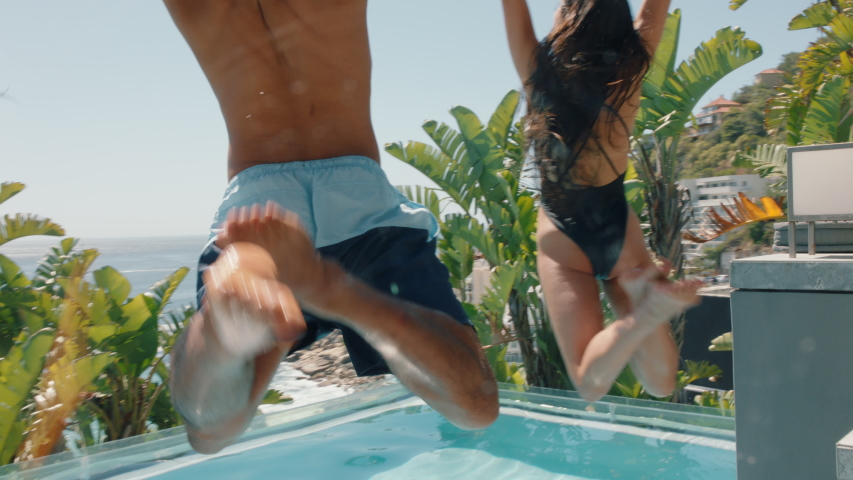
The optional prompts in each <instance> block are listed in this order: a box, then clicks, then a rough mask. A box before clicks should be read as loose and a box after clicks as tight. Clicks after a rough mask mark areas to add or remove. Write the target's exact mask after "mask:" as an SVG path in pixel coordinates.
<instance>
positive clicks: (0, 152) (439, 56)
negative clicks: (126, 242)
mask: <svg viewBox="0 0 853 480" xmlns="http://www.w3.org/2000/svg"><path fill="white" fill-rule="evenodd" d="M640 2H641V0H630V3H631V6H632V9H634V11H636V9H637V8H638V7H639V5H640ZM528 3H529V4H530V8H531V14H532V16H533V21H534V24H535V27H536V31H537V33H538V34H539V36H540V37H541V36H544V34H545V33H546V32H547V30H548V28H549V27H550V25H551V23H552V21H553V13H554V9H555V8H556V6H557V5H558V3H559V2H558V0H528ZM810 3H811V2H810V1H808V0H750V1H749V2H748V3H747V4H746V5H745V6H744V7H742V8H741V9H740V10H738V11H731V10H729V9H728V0H673V1H672V6H671V8H672V9H675V8H679V9H681V10H682V14H683V24H682V30H681V38H680V42H679V59H680V60H681V59H684V58H686V57H687V56H688V55H689V54H690V53H691V52H692V51H693V49H694V48H695V47H696V46H698V45H699V43H700V42H702V41H704V40H707V39H709V38H711V37H712V36H713V34H714V32H715V31H716V30H718V29H720V28H723V27H726V26H740V27H741V28H742V29H743V30H744V31H745V32H746V33H747V36H748V37H749V38H751V39H753V40H756V41H758V42H759V43H761V44H762V46H763V47H764V55H763V56H762V57H761V58H759V59H757V60H756V61H754V62H752V63H751V64H748V65H746V66H744V67H742V68H741V69H740V70H738V71H735V72H734V73H732V74H731V75H729V76H728V77H726V78H725V79H724V80H723V81H721V82H719V83H718V84H717V85H716V86H715V87H714V88H712V89H711V91H710V92H709V93H708V95H706V97H705V98H703V99H702V101H700V102H699V106H700V107H701V106H702V105H704V104H706V103H708V102H710V101H711V100H713V99H714V98H716V97H718V96H720V95H725V96H727V97H730V96H731V95H732V93H733V92H735V91H736V90H738V89H739V88H740V87H741V86H743V85H746V84H749V83H752V82H753V78H754V75H755V74H756V73H758V72H760V71H761V70H764V69H767V68H772V67H775V66H776V65H777V64H778V63H779V61H780V58H781V56H782V55H783V54H785V53H788V52H791V51H802V50H803V49H805V48H806V47H807V46H808V43H809V42H810V41H814V40H815V39H816V33H815V32H814V31H800V32H789V31H787V23H788V21H789V20H790V19H791V18H792V17H793V16H794V15H796V14H797V13H799V12H800V11H801V10H802V9H804V8H805V7H806V6H808V4H810ZM2 5H3V9H2V10H3V15H2V16H0V91H3V90H6V94H5V95H4V96H3V97H2V98H0V182H6V181H17V182H22V183H25V184H26V185H27V188H26V190H24V191H23V192H22V193H20V194H18V195H17V196H16V197H14V198H12V199H11V200H9V201H7V202H5V203H4V204H2V205H0V214H9V213H17V212H26V213H37V214H39V215H41V216H46V217H50V218H51V219H53V220H54V221H56V222H58V223H59V224H61V225H62V226H63V227H65V230H66V233H67V234H68V235H71V236H75V237H78V238H84V239H86V238H103V237H139V236H167V235H204V234H206V233H207V230H208V228H209V227H210V221H211V218H212V216H213V213H214V211H215V210H216V208H217V207H218V205H219V202H220V199H221V196H222V193H223V191H224V189H225V187H226V185H227V178H226V170H225V161H226V150H227V140H226V136H225V126H224V122H223V121H222V117H221V115H220V112H219V107H218V104H217V102H216V99H215V97H214V96H213V93H212V91H211V90H210V87H209V86H208V84H207V81H206V79H205V78H204V76H203V74H202V72H201V70H200V68H199V67H198V64H197V63H196V61H195V58H194V57H193V56H192V53H191V52H190V50H189V48H188V47H187V45H186V43H185V42H184V40H183V38H182V37H181V36H180V34H179V33H178V31H177V30H176V28H175V27H174V25H173V24H172V21H171V19H170V17H169V15H168V14H167V12H166V10H165V8H164V7H163V5H162V3H161V2H159V1H157V0H121V1H116V0H77V1H74V2H69V1H68V0H40V1H38V2H33V1H21V0H18V1H3V2H2ZM368 22H369V29H370V40H371V49H372V56H373V97H372V105H371V107H372V115H373V122H374V128H375V131H376V136H377V141H378V142H379V144H380V145H384V144H386V143H392V142H396V141H406V140H420V141H425V142H428V137H427V136H426V134H425V133H423V131H422V130H421V125H422V124H423V122H424V121H426V120H429V119H435V120H438V121H444V122H448V123H451V122H452V117H451V116H450V115H449V113H448V111H449V110H450V108H451V107H453V106H454V105H464V106H466V107H468V108H470V109H472V110H473V111H474V112H476V113H477V114H478V115H479V116H480V117H481V118H483V119H484V120H485V119H488V117H489V115H491V113H492V111H493V110H494V108H495V106H497V104H498V102H499V101H500V100H501V98H503V96H504V95H505V94H506V93H507V92H508V91H510V90H511V89H518V88H519V87H520V81H519V80H518V77H517V75H516V73H515V70H514V68H513V66H512V62H511V59H510V55H509V49H508V46H507V42H506V37H505V33H504V29H503V16H502V11H501V8H500V2H497V1H496V0H430V1H428V2H423V1H420V2H418V1H413V0H370V3H369V10H368ZM382 165H383V168H384V169H385V171H386V173H387V175H388V177H389V179H390V181H391V183H392V184H394V185H407V184H422V185H429V180H427V179H426V177H424V176H422V175H421V174H420V173H419V172H417V171H415V170H414V169H413V168H411V167H409V166H408V165H405V164H403V163H402V162H400V161H399V160H397V159H395V158H393V157H391V156H390V155H387V154H385V153H384V152H383V157H382Z"/></svg>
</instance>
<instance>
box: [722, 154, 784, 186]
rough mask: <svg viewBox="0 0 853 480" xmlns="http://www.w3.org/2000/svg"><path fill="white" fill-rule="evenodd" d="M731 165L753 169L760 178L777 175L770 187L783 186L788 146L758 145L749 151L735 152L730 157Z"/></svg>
mask: <svg viewBox="0 0 853 480" xmlns="http://www.w3.org/2000/svg"><path fill="white" fill-rule="evenodd" d="M732 166H733V167H737V168H752V169H755V173H757V174H758V175H759V176H760V177H761V178H767V177H779V178H780V180H779V181H778V182H776V183H774V184H773V185H771V187H772V188H780V189H781V188H784V187H785V185H786V184H787V183H788V146H787V145H770V144H767V145H759V146H758V147H756V148H755V149H754V150H753V151H751V152H747V153H744V152H737V153H735V156H734V157H733V158H732Z"/></svg>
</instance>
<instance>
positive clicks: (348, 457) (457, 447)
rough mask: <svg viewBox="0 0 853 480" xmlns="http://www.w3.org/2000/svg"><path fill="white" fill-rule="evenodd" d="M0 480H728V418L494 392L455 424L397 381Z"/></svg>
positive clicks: (546, 393)
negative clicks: (196, 448)
mask: <svg viewBox="0 0 853 480" xmlns="http://www.w3.org/2000/svg"><path fill="white" fill-rule="evenodd" d="M33 467H35V465H33V464H32V463H29V464H20V465H12V466H7V467H3V468H0V479H3V480H7V479H9V480H11V479H21V480H24V479H39V480H66V479H77V478H82V479H91V480H96V479H108V478H109V479H116V480H125V479H143V478H156V479H162V480H171V479H181V480H193V479H205V480H208V479H219V478H222V479H261V478H297V479H303V478H309V479H314V478H316V479H326V478H328V479H335V480H344V479H346V480H349V479H354V480H357V479H365V480H366V479H373V480H390V479H395V480H396V479H426V478H435V479H445V478H488V479H537V480H540V479H548V480H550V479H554V480H556V479H561V480H562V479H565V480H569V479H571V480H577V479H611V478H622V479H632V480H636V479H695V480H706V479H708V480H710V479H714V480H725V479H735V478H736V461H735V443H734V419H733V418H731V417H727V416H723V415H721V413H720V411H718V410H716V409H709V408H701V407H692V406H685V405H674V404H661V403H658V402H647V401H640V400H628V399H622V398H613V397H608V398H606V399H605V401H601V402H596V403H594V404H588V403H586V402H584V401H582V400H580V399H578V398H577V396H576V395H575V394H574V392H560V391H552V390H543V389H533V388H529V389H525V390H522V391H518V390H513V389H511V388H510V387H502V390H501V416H500V418H499V419H498V421H497V422H496V423H495V424H494V425H493V426H491V427H490V428H488V429H486V430H482V431H473V432H471V431H464V430H459V429H457V428H455V427H453V426H452V425H451V424H449V423H448V422H447V421H446V420H444V419H443V418H442V417H441V416H439V415H438V414H437V413H435V412H434V411H433V410H432V409H431V408H429V407H428V406H426V405H425V404H424V403H423V402H422V401H421V400H420V399H418V398H416V397H413V396H412V395H411V394H410V393H408V391H406V390H405V389H404V388H403V387H401V386H399V385H391V386H385V387H381V388H376V389H373V390H368V391H365V392H361V393H358V394H353V395H349V396H347V397H343V398H339V399H335V400H330V401H326V402H321V403H318V404H314V405H308V406H305V407H300V408H295V409H293V410H289V411H285V412H281V413H274V414H270V415H265V416H261V417H258V418H257V419H256V420H255V421H254V422H253V424H252V426H251V427H250V429H249V431H248V432H247V433H246V435H245V436H244V437H243V438H242V439H241V441H240V442H239V443H238V444H236V445H233V446H231V447H229V448H227V449H225V450H223V451H222V452H220V453H219V454H217V455H211V456H204V455H198V454H195V453H194V452H192V450H191V449H190V448H189V445H188V444H187V443H186V441H185V436H184V432H183V429H182V428H175V429H170V430H166V431H163V432H157V433H154V434H149V435H144V436H141V437H136V438H131V439H127V440H122V441H118V442H112V443H108V444H104V445H101V446H98V447H95V448H90V449H87V451H86V452H83V451H78V452H66V453H63V454H60V455H55V456H52V457H49V459H48V460H47V462H45V464H43V465H42V466H40V467H38V468H33Z"/></svg>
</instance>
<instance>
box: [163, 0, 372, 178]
mask: <svg viewBox="0 0 853 480" xmlns="http://www.w3.org/2000/svg"><path fill="white" fill-rule="evenodd" d="M165 4H166V7H167V8H168V10H169V13H170V14H171V15H172V18H173V19H174V21H175V24H176V25H177V26H178V28H179V29H180V31H181V33H182V34H183V35H184V37H185V38H186V40H187V43H189V45H190V48H192V51H193V53H194V54H195V56H196V58H197V59H198V61H199V63H200V64H201V68H202V70H203V71H204V73H205V75H206V76H207V79H208V81H209V82H210V84H211V86H212V87H213V91H214V93H215V94H216V97H217V99H218V100H219V105H220V108H221V109H222V113H223V116H224V117H225V124H226V127H227V129H228V136H229V141H230V144H231V151H230V154H229V159H228V176H229V178H230V177H233V176H234V175H236V174H237V173H239V172H240V171H242V170H245V169H246V168H249V167H252V166H254V165H259V164H266V163H284V162H293V161H304V160H317V159H326V158H333V157H339V156H345V155H360V156H364V157H368V158H372V159H374V160H376V161H377V162H378V161H379V149H378V146H377V144H376V138H375V135H374V133H373V127H372V125H371V122H370V69H371V62H370V50H369V44H368V35H367V0H323V1H317V0H257V1H248V0H238V1H210V0H165Z"/></svg>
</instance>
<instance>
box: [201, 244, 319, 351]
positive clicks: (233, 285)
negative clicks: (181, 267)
mask: <svg viewBox="0 0 853 480" xmlns="http://www.w3.org/2000/svg"><path fill="white" fill-rule="evenodd" d="M204 284H205V291H206V293H205V301H206V305H205V309H204V315H205V320H206V321H207V322H209V323H210V325H211V326H212V327H213V331H214V332H215V334H216V338H217V340H218V341H219V343H220V344H221V345H222V346H223V347H224V348H225V349H226V350H228V351H229V352H230V353H232V354H234V355H236V356H240V357H246V358H251V357H254V356H256V355H258V354H260V353H263V352H266V351H268V350H270V349H271V348H272V347H273V346H274V345H275V344H276V342H292V341H295V340H298V339H299V338H301V337H302V335H304V333H305V330H306V327H305V320H304V318H303V316H302V311H301V309H300V307H299V303H298V302H297V301H296V298H295V297H294V296H293V293H292V292H291V290H290V288H288V287H287V285H284V284H282V283H280V282H279V281H278V280H277V269H276V266H275V263H274V262H273V259H272V257H271V256H270V254H269V253H267V251H266V250H265V249H263V248H261V247H259V246H257V245H254V244H251V243H245V242H236V243H232V244H230V245H229V246H228V247H226V248H225V250H224V251H223V253H222V255H220V257H219V258H218V259H217V260H216V262H214V264H213V265H211V267H210V269H208V270H207V271H206V272H205V273H204Z"/></svg>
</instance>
